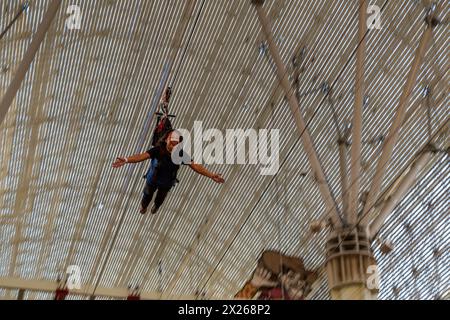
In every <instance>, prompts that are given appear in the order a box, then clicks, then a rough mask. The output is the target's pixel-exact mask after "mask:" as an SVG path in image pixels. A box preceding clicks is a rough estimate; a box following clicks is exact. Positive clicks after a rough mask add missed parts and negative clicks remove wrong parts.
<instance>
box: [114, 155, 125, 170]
mask: <svg viewBox="0 0 450 320" xmlns="http://www.w3.org/2000/svg"><path fill="white" fill-rule="evenodd" d="M126 163H127V159H126V158H120V157H118V158H117V159H116V161H114V163H113V165H112V166H113V168H119V167H121V166H123V165H124V164H126Z"/></svg>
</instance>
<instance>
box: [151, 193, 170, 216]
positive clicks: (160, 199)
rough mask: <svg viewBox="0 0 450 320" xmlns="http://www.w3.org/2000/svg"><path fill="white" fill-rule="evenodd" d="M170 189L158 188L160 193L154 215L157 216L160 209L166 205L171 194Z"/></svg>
mask: <svg viewBox="0 0 450 320" xmlns="http://www.w3.org/2000/svg"><path fill="white" fill-rule="evenodd" d="M169 191H170V188H158V192H157V193H156V198H155V205H154V206H153V207H152V214H155V213H156V212H157V211H158V209H159V208H160V207H161V206H162V204H163V203H164V200H165V199H166V197H167V195H168V194H169Z"/></svg>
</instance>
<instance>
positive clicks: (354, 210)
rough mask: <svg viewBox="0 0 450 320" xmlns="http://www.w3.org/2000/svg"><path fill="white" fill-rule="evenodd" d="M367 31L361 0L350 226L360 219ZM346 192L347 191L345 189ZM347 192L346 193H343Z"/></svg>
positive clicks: (365, 0)
mask: <svg viewBox="0 0 450 320" xmlns="http://www.w3.org/2000/svg"><path fill="white" fill-rule="evenodd" d="M366 31H367V0H359V24H358V42H359V46H358V49H357V52H356V73H355V112H354V115H353V125H352V130H353V133H352V149H351V153H352V154H351V156H352V159H351V162H350V163H351V166H350V176H351V179H350V181H352V185H351V188H350V192H349V197H348V198H349V206H348V210H349V211H348V212H344V216H346V217H347V218H348V223H349V225H354V224H355V223H356V221H357V219H358V191H359V175H360V173H361V162H360V160H359V158H360V156H361V136H362V113H363V110H362V109H363V103H364V70H365V69H364V62H365V57H366V39H365V35H366ZM345 190H346V189H345ZM343 192H346V191H343Z"/></svg>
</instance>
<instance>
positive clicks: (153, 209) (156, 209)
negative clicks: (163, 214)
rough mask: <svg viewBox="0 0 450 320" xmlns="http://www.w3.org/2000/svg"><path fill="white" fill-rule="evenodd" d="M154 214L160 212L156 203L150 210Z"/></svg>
mask: <svg viewBox="0 0 450 320" xmlns="http://www.w3.org/2000/svg"><path fill="white" fill-rule="evenodd" d="M150 212H151V213H152V214H155V213H157V212H158V208H156V207H155V205H153V207H152V210H151V211H150Z"/></svg>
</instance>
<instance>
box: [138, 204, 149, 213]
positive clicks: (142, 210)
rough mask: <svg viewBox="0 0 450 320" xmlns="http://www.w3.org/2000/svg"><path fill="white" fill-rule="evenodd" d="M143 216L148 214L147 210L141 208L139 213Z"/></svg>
mask: <svg viewBox="0 0 450 320" xmlns="http://www.w3.org/2000/svg"><path fill="white" fill-rule="evenodd" d="M139 212H140V213H141V214H146V213H147V208H144V207H142V206H141V210H140V211H139Z"/></svg>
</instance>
